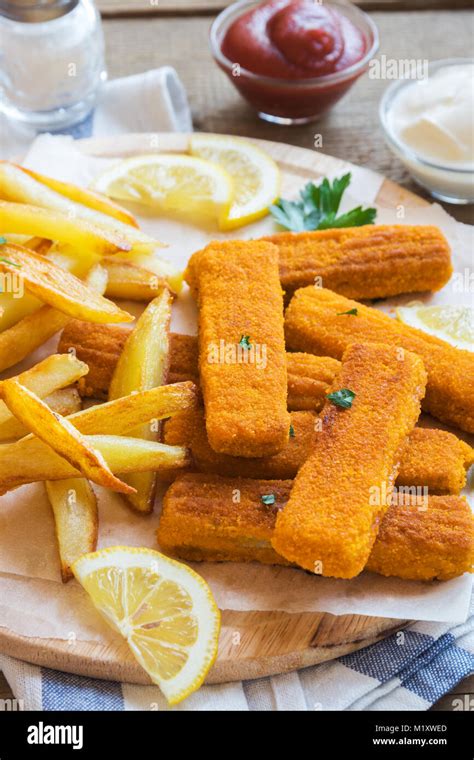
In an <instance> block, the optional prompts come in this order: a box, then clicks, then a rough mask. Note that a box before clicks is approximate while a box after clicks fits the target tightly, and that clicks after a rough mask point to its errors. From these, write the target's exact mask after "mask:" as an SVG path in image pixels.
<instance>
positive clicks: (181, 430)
mask: <svg viewBox="0 0 474 760" xmlns="http://www.w3.org/2000/svg"><path fill="white" fill-rule="evenodd" d="M451 275H452V264H451V252H450V249H449V245H448V243H447V241H446V239H445V238H444V236H443V234H442V232H441V231H440V230H439V229H437V228H436V227H431V226H416V227H415V226H409V225H400V226H393V225H392V226H385V225H368V226H365V227H358V228H349V229H335V230H324V231H317V232H302V233H281V234H276V235H272V236H270V237H266V238H262V239H259V240H249V241H242V240H230V241H215V242H212V243H210V244H209V245H208V246H206V247H205V248H204V249H202V250H200V251H197V252H196V253H195V254H193V256H192V257H191V259H190V261H189V263H188V267H187V270H186V272H185V279H186V282H187V283H188V285H189V288H190V290H191V293H192V295H193V297H194V298H195V300H196V303H197V307H198V334H197V336H190V335H180V334H171V337H170V366H169V372H168V378H167V379H168V382H170V383H174V382H182V381H185V380H192V381H193V382H194V383H195V384H196V385H197V386H198V388H199V394H200V405H199V406H198V407H197V408H193V409H188V410H186V411H183V412H181V413H179V414H177V415H175V416H174V417H173V418H171V419H169V420H167V421H166V422H165V424H164V426H163V429H162V438H163V441H164V442H165V443H167V444H171V445H180V446H185V447H187V448H188V450H189V451H190V464H189V466H188V468H187V470H186V471H185V472H184V473H183V471H182V470H180V472H179V473H178V472H173V471H169V472H166V473H163V475H162V478H163V479H165V480H168V481H169V483H168V488H167V491H166V494H165V498H164V504H163V512H162V516H161V519H160V524H159V528H158V543H159V546H160V547H161V550H162V551H165V552H166V553H168V554H170V555H171V556H175V557H179V558H183V559H185V560H191V561H216V562H261V563H265V564H275V565H289V566H292V567H299V568H302V569H303V570H305V571H309V572H311V573H314V574H316V575H321V576H327V577H334V578H344V579H350V578H354V577H356V576H358V575H359V574H360V573H361V572H373V573H378V574H381V575H384V576H394V577H398V578H403V579H406V580H417V581H426V582H431V581H434V580H440V581H442V580H448V579H450V578H454V577H456V576H459V575H462V574H463V573H466V572H472V571H473V562H474V519H473V514H472V511H471V508H470V506H469V504H468V502H467V500H466V498H465V497H464V496H463V495H461V491H462V490H463V489H464V488H465V486H466V482H467V477H468V471H469V468H470V467H471V466H472V465H473V464H474V449H473V448H472V446H471V445H470V443H469V442H468V440H469V434H474V354H473V353H471V352H469V351H464V350H461V349H458V348H455V347H454V346H452V345H451V344H448V343H447V342H444V341H443V340H440V339H438V338H435V337H433V336H431V335H429V334H427V333H425V332H423V331H421V330H418V329H415V328H413V327H409V326H407V325H405V324H403V323H402V322H400V321H398V320H397V319H395V318H393V317H391V316H388V315H387V314H385V313H383V312H382V311H380V310H378V309H376V308H374V307H373V306H370V305H367V302H370V301H371V300H373V299H381V298H388V297H392V296H395V295H400V294H403V293H411V292H423V291H424V292H429V291H436V290H440V289H441V288H442V287H444V286H445V285H446V283H447V282H448V281H449V279H450V277H451ZM354 299H357V300H354ZM361 300H363V301H364V304H362V303H361V302H360V301H361ZM128 331H129V328H127V327H123V326H117V325H95V324H91V323H86V322H80V321H78V320H73V321H70V322H69V323H68V325H67V326H66V327H65V329H64V331H63V333H62V336H61V340H60V345H59V350H60V351H64V352H67V351H70V350H71V349H74V351H75V354H76V356H77V357H78V358H79V359H80V360H82V361H84V362H86V363H87V364H88V366H89V373H88V375H87V376H86V377H85V378H82V379H81V381H80V383H79V392H80V393H81V395H82V396H84V397H92V398H100V399H106V398H107V397H108V390H109V384H110V380H111V377H112V375H113V372H114V369H115V366H116V364H117V362H118V360H119V358H120V355H121V352H122V350H123V346H124V344H125V341H126V339H127V335H128ZM422 412H423V414H422V417H421V419H420V414H421V413H422ZM440 423H443V424H446V425H449V426H450V430H449V431H448V430H446V429H444V428H442V427H440V426H439V425H440Z"/></svg>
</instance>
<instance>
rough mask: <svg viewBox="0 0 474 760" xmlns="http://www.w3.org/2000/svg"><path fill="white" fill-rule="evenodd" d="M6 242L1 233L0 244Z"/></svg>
mask: <svg viewBox="0 0 474 760" xmlns="http://www.w3.org/2000/svg"><path fill="white" fill-rule="evenodd" d="M6 242H7V239H6V238H4V237H3V236H2V235H0V245H3V244H4V243H6Z"/></svg>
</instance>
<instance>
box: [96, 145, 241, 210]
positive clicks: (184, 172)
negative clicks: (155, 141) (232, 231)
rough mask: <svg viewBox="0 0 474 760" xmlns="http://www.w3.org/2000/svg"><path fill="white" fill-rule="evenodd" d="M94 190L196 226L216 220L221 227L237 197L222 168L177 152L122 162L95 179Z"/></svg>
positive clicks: (227, 175)
mask: <svg viewBox="0 0 474 760" xmlns="http://www.w3.org/2000/svg"><path fill="white" fill-rule="evenodd" d="M93 189H95V190H97V191H98V192H101V193H103V194H104V195H107V196H108V197H109V198H114V199H115V200H120V201H135V202H138V203H143V204H145V205H147V206H151V207H152V208H155V209H159V210H160V211H163V212H167V213H171V214H177V215H179V216H184V217H188V218H189V219H191V220H192V221H194V222H197V223H199V222H200V221H202V219H203V218H204V219H206V220H211V219H216V220H217V222H218V224H219V225H220V224H221V222H222V221H223V220H224V219H226V218H227V216H228V213H229V210H230V207H231V203H232V198H233V194H234V188H233V182H232V179H231V177H230V176H229V174H228V173H227V172H226V171H225V170H224V169H223V168H222V167H221V166H218V165H217V164H214V163H212V162H210V161H206V160H204V159H202V158H196V157H194V156H188V155H182V154H178V153H162V154H157V155H150V156H136V157H134V158H128V159H126V160H125V161H120V163H118V164H116V165H115V166H112V167H111V168H110V169H108V170H107V171H105V172H104V173H103V174H101V175H100V176H99V177H97V178H96V179H95V181H94V183H93Z"/></svg>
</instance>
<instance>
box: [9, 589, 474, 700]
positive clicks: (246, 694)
mask: <svg viewBox="0 0 474 760" xmlns="http://www.w3.org/2000/svg"><path fill="white" fill-rule="evenodd" d="M0 669H1V670H3V673H4V675H5V677H6V679H7V681H8V683H9V684H10V687H11V689H12V691H13V694H14V696H15V699H16V706H17V707H18V708H19V709H24V710H107V711H115V710H118V711H121V710H155V711H162V710H169V709H173V710H194V711H199V710H205V711H207V710H209V711H212V710H243V711H247V710H389V711H390V710H427V709H428V708H429V707H430V706H431V705H432V704H433V703H434V702H436V701H437V700H438V699H439V698H440V697H442V696H443V694H445V693H446V692H448V691H450V690H451V689H452V688H453V686H455V685H456V684H457V683H458V682H459V681H461V680H462V679H463V678H465V677H466V676H468V675H470V674H471V673H472V672H474V596H473V598H472V600H471V609H470V613H469V617H468V619H467V621H466V622H465V623H462V624H460V625H456V626H455V627H453V628H450V627H449V625H447V624H445V623H421V622H420V623H415V624H413V625H411V626H410V627H409V628H406V629H404V630H402V631H399V632H398V633H395V634H393V635H392V636H390V637H388V638H387V639H384V640H383V641H380V642H378V643H377V644H373V645H372V646H370V647H367V648H365V649H361V650H359V651H358V652H354V653H353V654H349V655H346V656H345V657H341V658H339V659H338V660H334V661H332V662H326V663H324V664H322V665H316V666H314V667H311V668H305V669H304V670H300V671H297V672H294V673H289V674H286V675H280V676H273V677H271V678H261V679H259V680H256V681H246V682H242V683H231V684H221V685H216V686H203V687H202V688H201V689H200V690H199V691H198V692H197V693H196V694H193V695H192V696H191V697H189V698H188V699H187V700H185V701H184V702H183V703H182V704H181V705H178V706H177V707H174V708H169V707H168V706H167V704H166V701H165V699H164V698H163V697H162V695H161V693H160V691H159V689H158V688H157V687H155V686H137V685H134V684H128V683H117V682H115V681H102V680H96V679H93V678H84V677H81V676H76V675H71V674H69V673H61V672H59V671H56V670H50V669H48V668H40V667H37V666H34V665H29V664H28V663H25V662H21V661H19V660H14V659H12V658H11V657H6V656H4V655H0ZM453 699H454V698H453ZM457 699H459V697H457ZM453 707H457V706H456V705H453ZM458 709H463V707H462V705H460V706H459V707H458Z"/></svg>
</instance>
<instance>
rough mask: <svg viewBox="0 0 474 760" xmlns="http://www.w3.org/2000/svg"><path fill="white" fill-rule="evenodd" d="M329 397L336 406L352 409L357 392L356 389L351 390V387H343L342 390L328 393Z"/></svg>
mask: <svg viewBox="0 0 474 760" xmlns="http://www.w3.org/2000/svg"><path fill="white" fill-rule="evenodd" d="M327 398H328V399H329V401H332V403H333V404H335V405H336V406H340V407H342V408H343V409H350V408H351V406H352V402H353V401H354V399H355V393H354V391H350V390H349V388H341V390H340V391H334V393H328V394H327Z"/></svg>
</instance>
